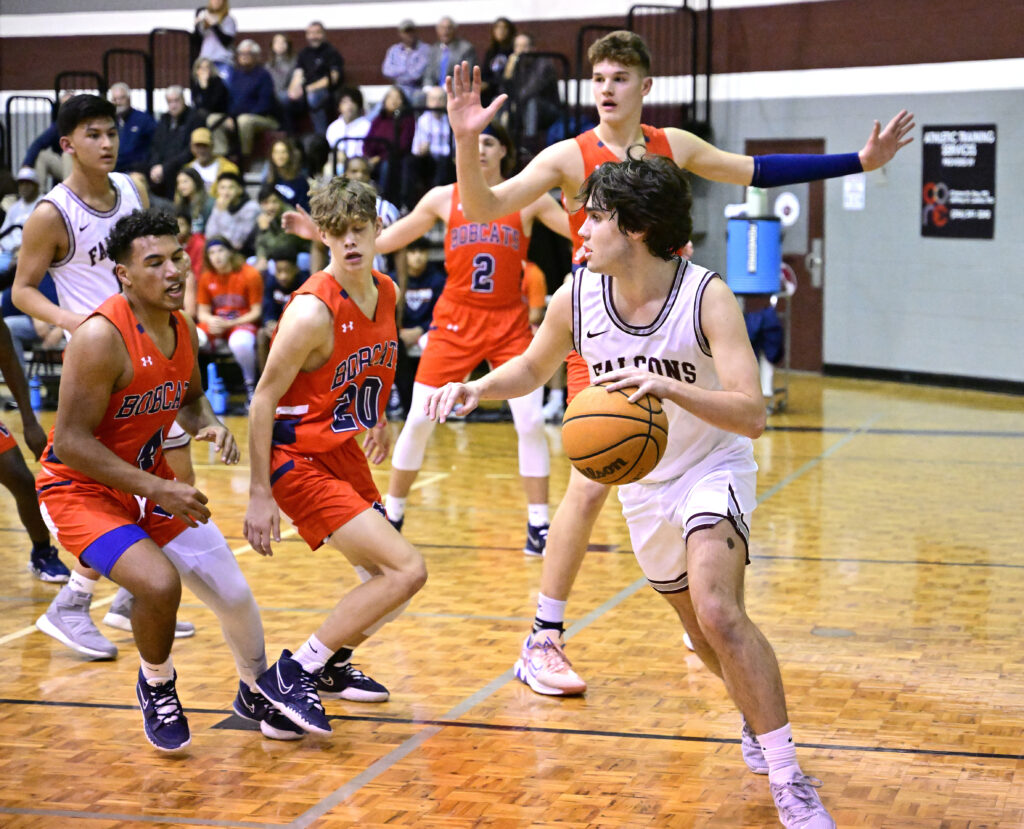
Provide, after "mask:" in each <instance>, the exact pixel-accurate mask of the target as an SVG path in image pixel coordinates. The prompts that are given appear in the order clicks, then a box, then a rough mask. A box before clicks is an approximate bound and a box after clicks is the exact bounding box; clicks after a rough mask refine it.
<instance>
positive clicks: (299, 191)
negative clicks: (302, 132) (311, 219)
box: [263, 138, 309, 210]
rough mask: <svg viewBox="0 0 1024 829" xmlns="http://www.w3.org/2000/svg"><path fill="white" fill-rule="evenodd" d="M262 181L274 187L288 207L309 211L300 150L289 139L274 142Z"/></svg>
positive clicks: (307, 185)
mask: <svg viewBox="0 0 1024 829" xmlns="http://www.w3.org/2000/svg"><path fill="white" fill-rule="evenodd" d="M263 180H264V181H265V182H269V183H271V184H274V185H276V186H277V192H278V193H280V194H281V196H282V197H283V198H284V199H285V201H287V202H288V204H289V205H291V206H293V207H294V206H299V207H302V209H303V210H308V209H309V178H308V176H307V175H306V171H305V170H304V169H303V167H302V150H300V149H299V145H298V144H296V143H295V142H294V141H293V140H292V139H291V138H280V139H278V140H277V141H275V142H274V145H273V146H272V147H271V148H270V159H269V162H268V164H267V169H266V173H265V175H264V177H263Z"/></svg>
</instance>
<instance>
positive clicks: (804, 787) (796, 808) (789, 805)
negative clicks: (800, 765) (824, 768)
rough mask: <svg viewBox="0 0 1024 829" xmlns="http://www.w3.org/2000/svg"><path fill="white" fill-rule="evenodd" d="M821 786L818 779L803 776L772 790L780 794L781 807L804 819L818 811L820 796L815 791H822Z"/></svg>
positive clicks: (773, 787) (780, 784)
mask: <svg viewBox="0 0 1024 829" xmlns="http://www.w3.org/2000/svg"><path fill="white" fill-rule="evenodd" d="M821 786H822V783H821V781H820V780H819V779H818V778H817V777H808V776H807V775H801V776H799V777H794V778H793V779H792V780H790V781H788V782H786V783H779V784H777V785H774V786H772V789H773V790H775V791H778V792H780V797H779V800H778V804H779V806H780V807H782V808H784V809H787V810H788V811H791V812H792V813H793V814H794V816H796V817H803V816H806V815H810V814H812V813H813V812H814V811H815V810H817V809H818V803H819V800H818V795H817V793H816V792H815V791H814V790H815V789H820V788H821ZM787 795H788V797H787ZM801 813H802V814H801Z"/></svg>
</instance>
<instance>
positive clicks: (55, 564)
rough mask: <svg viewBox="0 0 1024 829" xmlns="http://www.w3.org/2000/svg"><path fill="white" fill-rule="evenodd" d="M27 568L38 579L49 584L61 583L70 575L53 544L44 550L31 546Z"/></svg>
mask: <svg viewBox="0 0 1024 829" xmlns="http://www.w3.org/2000/svg"><path fill="white" fill-rule="evenodd" d="M28 570H29V572H30V573H31V574H32V575H33V576H35V577H36V578H37V579H39V581H45V582H50V583H51V584H63V583H64V582H66V581H67V580H68V579H69V578H70V577H71V571H70V570H68V568H67V567H66V566H65V564H64V562H63V561H61V560H60V558H59V557H58V556H57V548H56V547H53V546H50V547H49V548H48V549H46V550H36V549H35V548H33V549H32V552H31V553H30V554H29V559H28Z"/></svg>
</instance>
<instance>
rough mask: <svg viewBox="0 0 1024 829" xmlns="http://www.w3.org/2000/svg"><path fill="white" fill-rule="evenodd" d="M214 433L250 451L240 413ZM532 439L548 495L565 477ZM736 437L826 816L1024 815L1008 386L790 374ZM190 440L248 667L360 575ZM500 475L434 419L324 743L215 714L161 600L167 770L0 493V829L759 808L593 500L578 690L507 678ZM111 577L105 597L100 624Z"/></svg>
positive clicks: (298, 637) (718, 715)
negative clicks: (278, 518) (182, 737)
mask: <svg viewBox="0 0 1024 829" xmlns="http://www.w3.org/2000/svg"><path fill="white" fill-rule="evenodd" d="M12 414H13V416H12ZM4 419H5V420H6V422H7V424H8V425H9V426H12V427H15V426H17V425H18V418H17V416H16V413H7V414H6V415H5V416H4ZM44 419H45V423H46V425H49V423H50V422H51V421H52V415H49V416H48V417H46V418H44ZM231 426H232V428H233V429H234V430H235V434H236V436H237V437H238V439H239V442H240V443H241V444H242V445H243V446H244V445H245V438H246V435H245V421H244V420H242V419H240V418H235V419H232V421H231ZM549 437H550V439H551V441H552V445H553V446H554V448H555V457H554V460H553V477H552V499H551V500H552V506H554V505H555V504H557V501H558V497H559V496H560V494H561V492H562V490H563V488H564V486H565V480H566V464H565V461H564V460H563V459H562V457H561V455H560V450H559V448H558V431H557V429H554V428H552V429H550V430H549ZM756 453H757V460H758V463H759V464H760V467H761V474H760V479H759V493H760V500H761V503H760V506H759V508H758V510H757V512H756V513H755V516H754V521H753V542H752V547H751V553H752V557H753V564H752V566H751V567H750V568H748V570H747V579H748V581H747V603H748V606H749V608H750V612H751V615H752V616H753V618H754V619H755V620H756V621H758V622H759V624H761V626H762V627H763V629H764V631H765V633H766V634H767V636H768V638H769V639H770V640H771V642H772V643H773V644H774V647H775V649H776V651H777V653H778V657H779V661H780V663H781V665H782V670H783V675H784V678H785V681H786V687H787V691H788V701H789V707H790V713H791V718H792V721H793V725H794V732H795V735H796V738H797V740H798V742H799V743H800V744H801V748H800V756H801V760H802V765H803V767H804V769H805V771H806V772H807V773H809V774H812V775H814V776H817V777H820V778H821V779H822V780H824V787H823V788H822V790H821V793H822V797H823V799H824V800H825V802H826V803H827V804H828V805H829V807H830V808H831V810H832V813H833V814H834V816H835V818H836V820H837V822H838V824H839V826H842V827H850V826H853V827H899V829H917V827H921V829H924V827H928V829H934V828H936V827H938V828H939V829H981V828H982V827H1021V826H1024V625H1022V624H1021V610H1020V607H1021V604H1020V602H1021V598H1022V597H1024V552H1022V550H1021V539H1022V537H1024V509H1022V507H1024V498H1022V496H1024V405H1022V401H1021V399H1020V398H1017V397H1005V396H998V395H985V394H980V393H968V392H958V391H946V390H933V389H924V388H920V387H913V386H903V385H896V384H882V383H868V382H859V381H850V380H822V379H821V378H817V377H797V378H795V380H794V381H793V383H792V385H791V395H790V406H789V410H788V411H787V412H785V413H782V414H777V415H773V416H772V417H771V418H770V429H769V431H768V432H766V434H765V435H764V436H763V437H762V438H761V439H760V440H758V441H757V443H756ZM194 458H195V460H196V462H197V465H198V475H199V482H200V485H201V487H202V488H203V489H204V491H206V492H207V493H208V494H209V495H210V499H211V505H212V507H213V511H214V516H215V518H216V520H217V523H218V524H219V526H220V527H221V529H222V530H223V531H224V533H225V534H226V535H227V537H228V541H229V543H230V545H231V546H232V547H233V549H235V550H236V551H237V552H238V554H239V557H240V558H239V561H240V563H241V566H242V568H243V570H244V571H245V573H246V575H247V576H248V578H249V580H250V582H251V584H252V587H253V590H254V591H255V593H256V596H257V599H258V601H259V602H260V605H261V607H262V610H263V619H264V624H265V626H266V633H267V643H268V653H269V656H270V658H271V659H272V660H273V659H274V658H276V656H277V654H278V653H279V652H280V650H281V649H282V648H284V647H287V648H289V649H294V648H296V647H298V645H300V644H301V643H302V641H304V639H305V638H306V637H307V636H308V634H309V633H310V632H311V631H312V630H314V629H315V627H316V626H317V625H318V624H319V621H320V619H321V617H322V616H323V614H324V613H325V612H326V610H327V608H328V607H330V606H331V605H332V604H333V602H334V600H335V598H336V596H337V595H338V593H339V591H340V590H342V589H344V588H345V587H347V586H350V585H352V584H353V581H354V576H353V574H352V571H351V569H350V568H349V567H348V566H347V565H346V564H345V563H344V562H343V561H342V560H341V558H340V556H339V555H337V554H334V553H329V552H318V553H311V552H310V551H309V550H308V548H307V547H306V546H305V545H304V544H302V543H301V542H300V541H297V540H296V539H295V537H294V536H291V537H289V538H288V539H287V540H285V541H283V542H282V543H280V544H279V545H277V551H276V554H275V556H274V557H273V558H270V559H263V558H260V557H258V556H257V555H255V554H254V553H253V552H252V551H251V550H248V549H247V548H246V545H245V542H244V539H243V538H242V537H241V520H242V515H243V512H244V508H245V504H246V492H247V469H246V468H245V467H244V466H241V467H239V468H235V469H224V468H220V467H216V466H211V465H209V454H208V450H207V448H206V447H205V446H201V445H200V446H196V447H195V449H194ZM515 464H516V449H515V441H514V432H513V429H512V426H511V425H510V424H476V423H473V424H466V423H457V424H454V425H452V426H450V427H442V428H439V429H438V430H437V432H436V433H435V436H434V441H433V443H432V445H431V448H430V450H429V451H428V455H427V461H426V465H425V467H424V469H423V473H422V475H421V478H420V482H421V486H419V488H418V489H417V490H416V491H415V492H414V493H413V496H412V497H411V499H410V502H409V512H408V515H407V518H406V524H405V527H406V533H407V535H408V537H409V538H410V539H412V540H413V541H414V542H415V543H417V544H418V545H419V546H420V547H421V548H422V550H423V551H424V554H425V556H426V559H427V562H428V567H429V571H430V578H429V581H428V583H427V585H426V587H425V588H424V589H423V591H422V592H421V593H420V594H419V595H418V596H417V597H416V598H415V599H414V600H413V602H412V606H411V608H410V609H409V611H408V612H407V613H406V614H405V615H404V616H403V617H402V618H400V619H399V620H398V621H397V622H395V623H393V624H391V625H390V626H388V627H386V628H384V630H382V631H381V632H380V633H379V634H378V635H377V636H376V637H375V638H374V639H372V640H370V642H368V643H367V644H366V645H365V646H363V647H362V648H361V649H360V650H359V652H358V653H357V661H358V662H359V663H360V665H361V667H362V668H364V669H365V670H366V671H367V673H369V674H371V675H372V676H374V677H376V678H377V679H379V680H381V681H382V682H384V683H385V684H386V685H388V687H389V688H390V689H391V693H392V696H391V700H390V701H389V702H387V703H383V704H378V705H367V704H362V705H361V704H357V703H349V702H328V703H327V709H328V712H329V713H331V714H332V715H334V720H333V725H334V728H335V733H334V735H333V737H331V738H329V739H314V738H306V739H305V740H303V741H302V742H299V743H274V742H271V741H268V740H265V739H262V738H261V736H260V735H259V734H258V733H257V732H254V731H252V730H248V729H246V728H244V727H243V726H242V725H241V724H240V723H239V721H238V720H237V719H236V718H234V717H233V716H232V715H231V712H230V706H231V700H232V698H233V696H234V693H235V689H236V686H237V679H236V677H235V674H234V669H233V664H232V661H231V659H230V656H229V654H228V652H227V649H226V647H225V646H224V644H223V643H222V642H221V637H220V633H219V630H218V627H217V624H216V622H215V620H214V618H213V616H212V615H211V614H210V613H209V612H208V611H207V610H205V608H203V607H202V606H200V605H199V604H198V603H197V602H196V601H195V599H194V598H193V597H192V596H191V594H188V593H187V592H186V595H185V597H184V598H183V607H182V610H181V616H182V618H188V619H190V620H192V621H194V622H195V623H196V624H197V625H198V627H199V632H198V634H197V635H196V637H195V638H193V639H188V640H180V641H178V643H177V644H176V645H175V650H174V655H175V664H176V667H177V669H178V672H179V675H180V680H179V689H180V693H181V697H182V700H183V702H184V704H185V707H186V710H187V712H188V715H189V718H190V722H191V725H192V731H193V740H192V745H191V746H190V747H189V748H188V750H187V751H186V752H185V753H184V754H183V755H181V756H171V757H168V756H165V755H160V754H158V753H157V752H156V751H155V750H154V749H152V748H151V747H150V746H149V744H148V743H147V742H146V741H145V738H144V736H143V734H142V729H141V715H140V713H139V711H138V710H137V704H136V702H135V695H134V683H135V675H136V672H137V669H138V661H137V656H136V654H135V652H134V650H133V648H132V645H131V642H130V638H129V636H128V635H127V634H122V633H120V632H118V631H114V630H111V629H109V628H104V631H105V632H106V633H107V634H108V635H110V636H111V638H112V640H113V641H115V642H116V643H117V644H118V646H119V647H120V648H121V655H120V658H119V659H118V660H117V661H115V662H106V663H103V662H86V661H83V660H81V659H79V658H78V657H77V656H76V655H74V654H73V653H71V652H70V651H68V650H66V649H64V648H63V647H62V646H60V645H59V644H57V643H56V642H54V641H52V640H50V639H49V638H47V637H45V636H44V635H42V634H40V633H38V632H34V630H33V628H32V627H31V626H32V623H33V621H34V619H35V618H36V616H37V615H38V614H40V613H42V612H43V610H44V609H45V608H46V605H47V604H48V602H49V601H50V599H51V597H52V596H53V594H54V592H55V591H56V588H55V587H52V586H47V585H43V584H41V583H39V582H37V581H35V580H33V579H32V578H31V577H30V576H29V575H28V574H27V573H26V571H25V562H26V559H27V546H28V545H27V542H26V538H25V536H24V534H23V532H22V531H21V529H20V526H19V525H18V522H17V518H16V514H15V511H14V506H13V501H12V500H11V499H10V497H9V496H7V494H6V492H5V493H3V494H2V495H0V499H2V507H3V509H2V529H0V562H2V563H3V566H4V572H5V574H6V575H5V577H4V582H3V588H2V590H0V598H2V607H3V615H2V619H0V643H2V644H3V648H2V649H0V825H2V826H4V827H18V828H19V829H22V828H24V827H45V829H54V828H55V827H69V826H70V827H76V828H77V827H83V829H113V828H114V827H134V826H154V825H155V826H218V827H220V826H225V827H253V828H254V829H257V828H258V829H262V827H305V826H315V827H347V826H358V827H380V826H416V827H443V828H444V829H459V827H475V826H486V827H526V826H538V827H547V826H556V825H557V826H563V827H608V828H609V829H611V827H649V826H658V827H764V826H777V825H778V824H777V823H776V820H775V810H774V807H773V805H772V802H771V799H770V795H769V793H768V786H767V783H766V780H765V778H763V777H757V776H755V775H752V774H750V773H749V772H748V771H747V769H746V767H745V766H744V765H743V762H742V760H741V757H740V750H739V745H738V738H739V730H740V728H739V718H738V715H737V714H736V712H735V711H734V709H733V708H732V706H731V704H730V703H729V701H728V699H727V698H726V696H725V693H724V691H723V690H722V688H721V686H720V684H719V683H718V682H717V680H714V679H713V678H712V677H711V676H710V674H709V673H708V672H707V671H706V670H704V669H703V668H702V667H701V665H700V664H699V662H698V660H697V659H696V657H694V656H693V655H692V654H690V653H689V652H688V651H686V650H685V649H684V647H683V644H682V641H681V633H680V628H679V625H678V622H677V621H676V620H675V618H674V615H673V614H672V612H671V611H670V608H669V607H668V605H667V604H666V603H665V602H664V601H663V600H661V599H660V598H658V597H657V596H655V595H654V594H653V593H652V592H651V591H650V590H649V589H647V588H646V587H645V586H644V582H643V580H642V579H641V577H640V572H639V569H638V567H637V565H636V564H635V562H634V560H633V558H632V555H631V554H630V552H629V544H628V540H627V537H626V534H625V531H624V526H623V523H622V520H621V518H620V517H619V515H618V511H617V508H616V507H617V505H616V503H615V502H614V500H612V502H610V503H609V504H608V505H607V507H606V508H605V511H604V513H603V514H602V517H601V519H600V521H599V524H598V526H597V530H596V532H595V533H594V536H593V539H592V542H593V545H594V547H593V551H592V553H591V554H590V555H589V556H588V559H587V560H586V562H585V563H584V565H583V570H582V573H581V575H580V578H579V581H578V583H577V588H576V591H575V593H574V594H573V597H572V600H571V601H570V604H569V614H570V621H571V623H572V627H571V633H572V639H571V642H570V645H569V654H570V656H571V657H572V659H573V660H574V664H575V667H576V668H577V670H578V671H579V672H580V674H581V675H582V676H584V677H585V678H586V679H587V680H588V681H589V683H590V689H589V691H588V693H587V694H586V696H585V697H582V698H577V699H557V698H551V697H543V696H538V695H536V694H534V693H533V692H531V691H530V690H529V689H528V688H527V687H526V686H524V685H521V684H520V683H519V682H517V681H516V680H515V679H514V678H512V675H511V666H512V663H513V661H514V660H515V658H516V655H517V653H518V650H519V647H520V643H521V641H522V639H523V636H524V634H525V633H526V631H527V630H528V627H529V623H530V620H531V619H532V616H533V611H534V601H535V599H536V591H537V586H538V576H539V572H540V562H539V561H536V560H531V559H527V558H525V557H524V556H523V554H522V544H523V540H524V530H525V527H524V523H525V521H524V518H525V510H524V508H523V498H522V495H521V492H520V489H519V483H518V480H517V479H516V477H515V468H516V467H515ZM387 479H388V469H387V466H386V465H385V466H384V467H383V468H382V469H381V470H380V472H379V475H378V481H379V484H380V486H381V488H382V489H384V488H386V485H387ZM112 594H113V588H112V587H111V586H109V585H106V584H104V585H102V586H101V587H100V589H99V591H98V593H97V597H96V600H95V601H94V614H93V615H94V617H95V618H96V619H97V620H99V619H100V618H102V615H103V613H104V612H105V609H106V606H107V603H108V601H109V597H110V596H111V595H112Z"/></svg>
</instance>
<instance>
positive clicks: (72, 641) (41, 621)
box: [36, 585, 117, 659]
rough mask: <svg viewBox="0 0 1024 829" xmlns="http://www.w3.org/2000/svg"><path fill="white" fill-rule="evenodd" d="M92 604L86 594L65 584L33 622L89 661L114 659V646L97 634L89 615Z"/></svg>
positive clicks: (100, 634) (115, 652)
mask: <svg viewBox="0 0 1024 829" xmlns="http://www.w3.org/2000/svg"><path fill="white" fill-rule="evenodd" d="M91 604H92V596H91V595H90V594H89V593H82V592H80V591H78V590H72V589H71V588H70V587H68V586H67V585H64V586H63V587H62V588H61V589H60V592H59V593H58V594H57V595H56V596H54V599H53V601H52V602H50V606H49V607H48V608H47V609H46V613H44V614H43V615H42V616H40V617H39V618H38V619H36V627H37V628H39V630H41V631H42V632H43V633H45V634H46V635H47V636H52V637H53V638H54V639H56V640H57V641H58V642H61V643H63V644H65V645H67V646H68V647H69V648H71V650H73V651H78V652H79V653H81V654H84V655H85V656H88V657H90V658H92V659H116V658H117V645H115V644H114V643H113V642H111V641H110V640H109V639H107V637H106V636H104V635H103V634H102V633H100V632H99V630H98V629H97V628H96V625H94V624H93V622H92V617H91V616H89V606H90V605H91Z"/></svg>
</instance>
